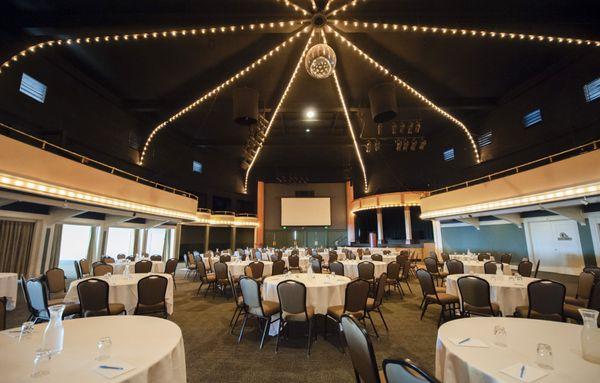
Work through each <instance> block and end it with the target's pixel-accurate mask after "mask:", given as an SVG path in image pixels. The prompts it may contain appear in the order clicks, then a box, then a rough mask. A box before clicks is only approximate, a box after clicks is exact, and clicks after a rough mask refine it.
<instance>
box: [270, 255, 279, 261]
mask: <svg viewBox="0 0 600 383" xmlns="http://www.w3.org/2000/svg"><path fill="white" fill-rule="evenodd" d="M269 258H270V259H271V262H275V261H276V260H277V254H275V253H273V254H271V256H270V257H269Z"/></svg>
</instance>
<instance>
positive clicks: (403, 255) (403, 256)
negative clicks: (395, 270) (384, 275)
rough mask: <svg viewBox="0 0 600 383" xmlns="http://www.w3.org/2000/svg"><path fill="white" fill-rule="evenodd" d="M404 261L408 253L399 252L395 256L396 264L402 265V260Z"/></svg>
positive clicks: (406, 259)
mask: <svg viewBox="0 0 600 383" xmlns="http://www.w3.org/2000/svg"><path fill="white" fill-rule="evenodd" d="M406 261H408V254H406V253H404V252H400V254H399V255H397V256H396V262H398V264H400V265H404V262H406Z"/></svg>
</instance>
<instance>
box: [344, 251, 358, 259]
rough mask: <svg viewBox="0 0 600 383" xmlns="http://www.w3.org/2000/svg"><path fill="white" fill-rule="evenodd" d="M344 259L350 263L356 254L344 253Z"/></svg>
mask: <svg viewBox="0 0 600 383" xmlns="http://www.w3.org/2000/svg"><path fill="white" fill-rule="evenodd" d="M346 259H348V260H351V261H353V260H355V259H356V254H354V253H353V252H352V251H348V252H347V253H346Z"/></svg>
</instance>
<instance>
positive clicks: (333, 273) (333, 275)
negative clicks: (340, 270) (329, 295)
mask: <svg viewBox="0 0 600 383" xmlns="http://www.w3.org/2000/svg"><path fill="white" fill-rule="evenodd" d="M331 276H332V277H333V278H334V279H335V271H332V272H331Z"/></svg>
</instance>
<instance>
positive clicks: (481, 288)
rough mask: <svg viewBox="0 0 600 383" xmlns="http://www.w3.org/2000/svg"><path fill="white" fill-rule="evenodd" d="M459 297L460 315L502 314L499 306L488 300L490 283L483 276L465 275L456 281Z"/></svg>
mask: <svg viewBox="0 0 600 383" xmlns="http://www.w3.org/2000/svg"><path fill="white" fill-rule="evenodd" d="M456 282H457V284H458V290H459V291H460V297H461V310H460V311H461V315H462V316H471V315H481V316H502V312H501V311H500V306H498V304H497V303H494V302H492V301H491V300H490V284H489V283H488V281H486V280H485V279H483V278H480V277H477V276H474V275H466V276H464V277H460V278H458V280H457V281H456Z"/></svg>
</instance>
